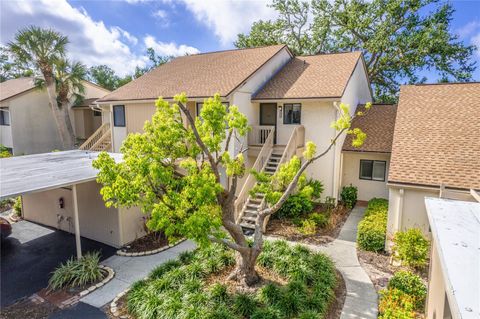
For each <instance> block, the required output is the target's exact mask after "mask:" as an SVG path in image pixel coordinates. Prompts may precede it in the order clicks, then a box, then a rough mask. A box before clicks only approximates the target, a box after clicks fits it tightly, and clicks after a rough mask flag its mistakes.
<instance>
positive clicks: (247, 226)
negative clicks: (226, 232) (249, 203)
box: [240, 223, 255, 229]
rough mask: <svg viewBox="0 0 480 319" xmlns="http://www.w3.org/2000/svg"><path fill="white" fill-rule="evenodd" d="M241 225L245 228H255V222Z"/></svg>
mask: <svg viewBox="0 0 480 319" xmlns="http://www.w3.org/2000/svg"><path fill="white" fill-rule="evenodd" d="M240 226H242V227H243V228H248V229H255V224H248V223H240Z"/></svg>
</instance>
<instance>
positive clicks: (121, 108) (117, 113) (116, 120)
mask: <svg viewBox="0 0 480 319" xmlns="http://www.w3.org/2000/svg"><path fill="white" fill-rule="evenodd" d="M113 126H117V127H118V126H119V127H125V105H114V106H113Z"/></svg>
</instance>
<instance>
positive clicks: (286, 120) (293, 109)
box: [283, 103, 302, 124]
mask: <svg viewBox="0 0 480 319" xmlns="http://www.w3.org/2000/svg"><path fill="white" fill-rule="evenodd" d="M301 114H302V105H301V104H299V103H296V104H284V105H283V124H300V118H301Z"/></svg>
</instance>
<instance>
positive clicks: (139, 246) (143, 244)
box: [122, 232, 169, 253]
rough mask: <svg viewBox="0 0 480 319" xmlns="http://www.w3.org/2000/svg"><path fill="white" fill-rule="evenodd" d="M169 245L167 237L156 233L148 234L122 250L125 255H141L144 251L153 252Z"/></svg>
mask: <svg viewBox="0 0 480 319" xmlns="http://www.w3.org/2000/svg"><path fill="white" fill-rule="evenodd" d="M168 244H169V242H168V239H167V237H166V236H165V235H164V234H162V233H158V232H150V233H148V234H147V235H145V236H143V237H141V238H138V239H135V240H134V241H133V242H131V243H130V244H128V245H126V246H125V247H123V248H122V251H124V252H127V253H141V252H144V251H150V250H155V249H157V248H162V247H165V246H167V245H168Z"/></svg>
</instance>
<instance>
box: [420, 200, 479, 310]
mask: <svg viewBox="0 0 480 319" xmlns="http://www.w3.org/2000/svg"><path fill="white" fill-rule="evenodd" d="M425 205H426V207H427V215H428V220H429V222H430V228H431V229H432V234H433V238H434V241H435V245H436V248H437V251H438V255H439V258H440V264H441V268H442V272H443V276H444V279H445V287H446V290H447V297H448V300H449V303H450V309H451V311H452V315H453V317H454V318H465V319H467V318H478V316H479V313H480V305H479V304H480V203H476V202H464V201H457V200H448V199H440V198H431V197H427V198H425Z"/></svg>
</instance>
